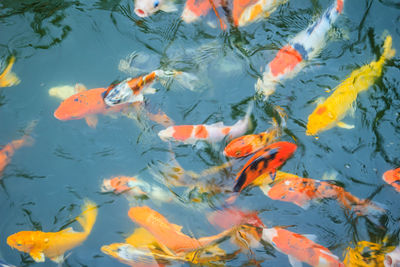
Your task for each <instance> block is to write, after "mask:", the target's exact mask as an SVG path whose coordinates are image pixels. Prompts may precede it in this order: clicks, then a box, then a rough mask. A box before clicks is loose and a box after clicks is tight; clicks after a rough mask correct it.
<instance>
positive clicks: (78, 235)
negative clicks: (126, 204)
mask: <svg viewBox="0 0 400 267" xmlns="http://www.w3.org/2000/svg"><path fill="white" fill-rule="evenodd" d="M96 217H97V207H96V204H94V203H93V202H91V201H85V204H84V205H83V206H82V214H81V215H80V216H78V217H77V218H76V220H77V221H78V222H79V224H80V225H81V226H82V228H83V232H75V231H74V230H73V229H72V228H67V229H64V230H61V231H59V232H47V233H46V232H42V231H21V232H18V233H15V234H13V235H10V236H9V237H8V238H7V244H8V245H9V246H10V247H12V248H15V249H17V250H19V251H22V252H25V253H29V255H30V256H31V257H32V258H33V259H34V260H35V261H36V262H44V261H45V257H48V258H50V259H51V260H52V261H54V262H57V263H62V262H63V261H64V253H65V252H66V251H68V250H71V249H73V248H74V247H76V246H79V245H80V244H81V243H82V242H83V241H85V240H86V238H87V237H88V236H89V234H90V232H91V231H92V228H93V225H94V223H95V222H96Z"/></svg>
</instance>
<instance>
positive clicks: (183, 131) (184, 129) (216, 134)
mask: <svg viewBox="0 0 400 267" xmlns="http://www.w3.org/2000/svg"><path fill="white" fill-rule="evenodd" d="M251 110H252V104H251V105H250V106H249V108H248V109H247V112H246V115H245V116H244V118H243V119H241V120H239V121H237V122H236V123H235V124H234V125H232V126H225V125H224V123H223V122H217V123H214V124H199V125H175V126H170V127H168V128H166V129H165V130H161V131H160V132H159V133H158V136H159V137H160V138H161V140H163V141H179V142H183V143H185V144H195V143H196V142H198V141H206V142H209V143H217V142H220V141H222V140H223V139H224V138H226V137H228V139H232V138H235V137H237V136H241V135H243V134H244V133H245V132H246V131H247V129H248V127H249V125H250V122H251V121H250V114H251Z"/></svg>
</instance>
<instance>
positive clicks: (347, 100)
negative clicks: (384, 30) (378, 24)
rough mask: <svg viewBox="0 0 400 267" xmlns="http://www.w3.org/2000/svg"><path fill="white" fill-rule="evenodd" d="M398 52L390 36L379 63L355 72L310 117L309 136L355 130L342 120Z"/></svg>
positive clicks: (375, 62)
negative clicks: (361, 93)
mask: <svg viewBox="0 0 400 267" xmlns="http://www.w3.org/2000/svg"><path fill="white" fill-rule="evenodd" d="M395 53H396V50H394V49H392V37H391V36H390V35H388V36H387V37H386V40H385V43H384V44H383V54H382V56H381V57H380V58H379V60H378V61H373V62H371V63H369V64H367V65H364V66H362V67H361V68H359V69H357V70H354V71H353V72H352V73H351V74H350V76H349V77H348V78H347V79H345V80H344V81H343V82H342V83H341V84H340V85H339V86H338V87H336V89H335V91H334V92H333V93H332V95H331V96H329V97H328V98H327V99H326V100H325V101H324V102H323V103H321V104H319V105H318V106H317V108H316V109H315V110H314V111H313V112H312V113H311V114H310V116H309V117H308V123H307V130H306V134H307V135H316V134H318V133H320V132H322V131H326V130H328V129H330V128H332V127H334V126H339V127H342V128H346V129H352V128H354V125H347V124H345V123H343V122H342V121H341V120H342V119H343V118H344V117H345V116H346V114H347V113H348V111H349V110H351V108H352V106H353V103H354V101H355V100H356V99H357V95H358V93H360V92H362V91H365V90H367V89H368V88H369V87H370V86H371V85H373V84H374V83H375V81H376V79H378V78H379V77H380V76H381V75H382V69H383V65H384V63H385V62H386V61H387V60H388V59H391V58H392V57H394V55H395Z"/></svg>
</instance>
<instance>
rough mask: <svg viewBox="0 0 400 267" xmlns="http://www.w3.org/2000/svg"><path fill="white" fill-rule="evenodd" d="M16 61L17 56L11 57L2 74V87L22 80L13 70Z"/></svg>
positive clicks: (0, 75) (0, 78) (0, 84)
mask: <svg viewBox="0 0 400 267" xmlns="http://www.w3.org/2000/svg"><path fill="white" fill-rule="evenodd" d="M14 62H15V57H11V59H10V62H8V65H7V67H6V68H5V69H4V71H3V72H2V73H1V74H0V87H9V86H13V85H17V84H19V83H20V80H19V78H18V77H17V75H16V74H15V73H14V72H12V71H11V68H12V66H13V65H14Z"/></svg>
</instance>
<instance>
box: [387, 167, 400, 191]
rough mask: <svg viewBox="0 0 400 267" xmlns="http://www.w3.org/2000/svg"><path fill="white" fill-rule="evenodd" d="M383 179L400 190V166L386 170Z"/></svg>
mask: <svg viewBox="0 0 400 267" xmlns="http://www.w3.org/2000/svg"><path fill="white" fill-rule="evenodd" d="M383 180H384V181H385V182H386V183H388V184H390V185H391V186H393V187H394V188H395V189H396V191H397V192H400V168H397V169H394V170H389V171H386V172H385V173H384V174H383Z"/></svg>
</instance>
